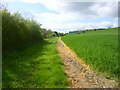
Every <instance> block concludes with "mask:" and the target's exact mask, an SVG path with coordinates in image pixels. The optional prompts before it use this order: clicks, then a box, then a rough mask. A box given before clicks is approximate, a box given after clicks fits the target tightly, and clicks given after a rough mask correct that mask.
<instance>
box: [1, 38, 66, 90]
mask: <svg viewBox="0 0 120 90" xmlns="http://www.w3.org/2000/svg"><path fill="white" fill-rule="evenodd" d="M2 67H3V77H2V80H3V82H2V84H3V86H2V87H3V88H65V87H67V86H68V79H67V76H66V74H65V73H64V69H63V63H62V61H61V58H60V56H59V54H58V51H57V38H51V39H47V40H43V41H41V42H38V43H36V44H33V45H29V46H27V48H24V49H20V50H13V51H11V52H10V53H7V54H5V55H4V56H3V64H2Z"/></svg>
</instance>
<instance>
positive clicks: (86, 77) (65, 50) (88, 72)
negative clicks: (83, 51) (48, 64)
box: [58, 38, 118, 88]
mask: <svg viewBox="0 0 120 90" xmlns="http://www.w3.org/2000/svg"><path fill="white" fill-rule="evenodd" d="M58 51H59V53H60V56H61V58H62V60H63V63H64V66H65V72H66V74H67V76H68V78H69V81H70V87H71V88H116V87H117V86H118V82H116V81H114V80H112V79H106V78H104V77H102V76H101V75H99V76H98V75H96V73H95V72H93V70H92V69H91V68H90V66H89V65H86V64H85V63H84V61H83V60H82V59H80V58H78V57H77V55H76V54H75V53H74V52H73V51H72V50H71V49H70V48H69V47H68V46H66V45H65V43H64V42H63V41H61V38H59V39H58Z"/></svg>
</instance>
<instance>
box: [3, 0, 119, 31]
mask: <svg viewBox="0 0 120 90" xmlns="http://www.w3.org/2000/svg"><path fill="white" fill-rule="evenodd" d="M8 1H9V2H8ZM8 1H7V0H6V2H3V4H5V5H6V6H7V9H8V10H10V12H11V13H13V12H17V11H19V12H20V13H21V14H22V15H23V16H25V17H27V18H31V17H34V19H35V20H36V21H37V22H39V23H41V24H42V27H43V28H46V29H49V28H50V29H52V30H56V31H59V32H68V31H73V30H83V29H93V28H108V27H116V26H117V24H118V2H117V1H118V0H114V2H110V1H112V0H103V1H109V2H98V0H97V2H96V1H93V0H92V1H91V2H90V0H89V2H80V0H77V1H76V2H75V0H68V1H65V0H64V1H63V0H17V2H16V1H13V0H12V1H10V0H8ZM87 1H88V0H87ZM115 1H116V2H115Z"/></svg>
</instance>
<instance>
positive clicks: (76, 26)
mask: <svg viewBox="0 0 120 90" xmlns="http://www.w3.org/2000/svg"><path fill="white" fill-rule="evenodd" d="M116 25H117V24H112V23H111V22H100V23H70V24H43V25H42V28H46V29H49V28H50V29H52V30H55V31H58V32H63V33H66V32H69V31H75V30H86V29H94V28H96V29H97V28H108V27H116Z"/></svg>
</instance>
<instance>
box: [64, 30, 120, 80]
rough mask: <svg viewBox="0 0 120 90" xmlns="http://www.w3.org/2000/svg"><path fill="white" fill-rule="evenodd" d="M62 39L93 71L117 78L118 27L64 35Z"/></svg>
mask: <svg viewBox="0 0 120 90" xmlns="http://www.w3.org/2000/svg"><path fill="white" fill-rule="evenodd" d="M62 40H63V41H64V42H65V43H66V44H67V45H68V46H69V47H70V48H71V49H72V50H73V51H75V53H76V54H77V55H78V56H79V57H80V58H82V59H83V60H84V61H85V62H86V63H87V64H89V65H90V66H91V67H92V68H93V70H94V71H96V72H97V73H101V74H102V75H103V76H104V77H107V78H111V77H112V78H114V79H117V78H118V76H119V67H118V28H113V29H106V30H98V31H88V32H86V33H83V34H72V35H66V36H64V37H62Z"/></svg>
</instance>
